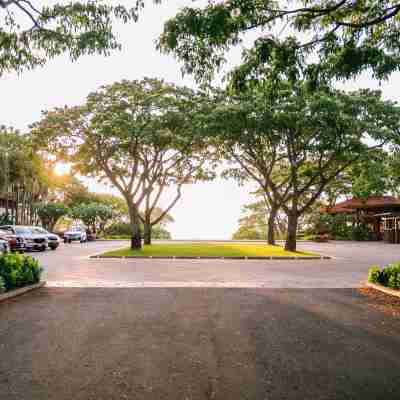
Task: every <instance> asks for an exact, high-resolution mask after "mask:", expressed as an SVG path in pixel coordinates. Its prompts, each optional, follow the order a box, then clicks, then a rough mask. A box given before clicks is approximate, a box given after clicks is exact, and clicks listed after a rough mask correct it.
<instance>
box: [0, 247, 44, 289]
mask: <svg viewBox="0 0 400 400" xmlns="http://www.w3.org/2000/svg"><path fill="white" fill-rule="evenodd" d="M41 273H42V268H41V267H40V266H39V262H38V261H37V260H35V259H34V258H33V257H30V256H25V255H22V254H13V253H11V254H5V255H3V256H1V257H0V277H1V278H2V280H3V282H4V286H5V289H6V290H11V289H16V288H20V287H23V286H27V285H32V284H34V283H38V282H39V281H40V275H41Z"/></svg>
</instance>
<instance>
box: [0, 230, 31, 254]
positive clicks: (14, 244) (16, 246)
mask: <svg viewBox="0 0 400 400" xmlns="http://www.w3.org/2000/svg"><path fill="white" fill-rule="evenodd" d="M0 239H1V240H6V241H7V242H8V245H9V247H10V250H11V251H20V252H22V251H24V250H25V240H24V239H23V238H22V237H19V236H16V235H14V234H13V233H11V232H9V231H5V230H2V229H0Z"/></svg>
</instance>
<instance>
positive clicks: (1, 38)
mask: <svg viewBox="0 0 400 400" xmlns="http://www.w3.org/2000/svg"><path fill="white" fill-rule="evenodd" d="M41 3H44V2H41ZM141 3H142V2H141V1H138V2H137V4H136V6H134V7H132V8H130V9H128V8H126V7H123V6H122V5H114V6H109V5H105V4H103V2H101V1H99V0H94V1H71V2H68V3H66V2H60V3H56V4H54V5H52V6H48V5H45V4H42V5H36V4H34V3H33V2H30V1H26V0H0V76H2V75H3V74H4V73H6V72H12V71H17V72H21V71H22V70H24V69H31V68H34V67H36V66H38V65H43V64H45V63H46V61H47V60H49V59H51V58H53V57H55V56H57V55H60V54H62V53H65V52H68V54H69V57H70V58H71V59H72V60H76V59H77V58H79V57H80V56H82V55H84V54H93V53H100V54H104V55H108V54H109V52H110V51H111V50H114V49H118V48H120V45H119V43H118V41H117V39H116V37H115V35H114V32H113V27H112V24H113V21H114V20H120V21H122V22H125V23H126V22H128V21H131V20H134V21H136V20H137V13H138V11H139V9H140V8H141V7H142V6H143V4H141Z"/></svg>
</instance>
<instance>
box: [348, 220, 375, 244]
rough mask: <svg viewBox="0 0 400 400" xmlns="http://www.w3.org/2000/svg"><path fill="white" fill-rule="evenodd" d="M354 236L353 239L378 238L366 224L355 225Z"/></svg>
mask: <svg viewBox="0 0 400 400" xmlns="http://www.w3.org/2000/svg"><path fill="white" fill-rule="evenodd" d="M352 236H353V237H352V238H353V240H358V241H367V240H376V237H375V234H374V231H373V230H372V229H371V228H369V226H367V225H365V224H358V225H356V226H354V228H353V231H352Z"/></svg>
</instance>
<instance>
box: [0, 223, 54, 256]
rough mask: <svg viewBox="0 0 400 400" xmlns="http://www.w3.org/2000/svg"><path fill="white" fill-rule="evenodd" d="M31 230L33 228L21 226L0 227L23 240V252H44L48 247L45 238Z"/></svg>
mask: <svg viewBox="0 0 400 400" xmlns="http://www.w3.org/2000/svg"><path fill="white" fill-rule="evenodd" d="M32 228H35V227H32V226H22V225H2V226H0V229H2V230H4V231H7V232H10V233H11V234H13V235H16V236H17V237H20V238H22V239H23V240H24V245H25V250H39V251H45V250H46V249H47V246H48V239H47V236H46V235H44V234H41V233H36V232H35V231H34V230H32Z"/></svg>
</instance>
